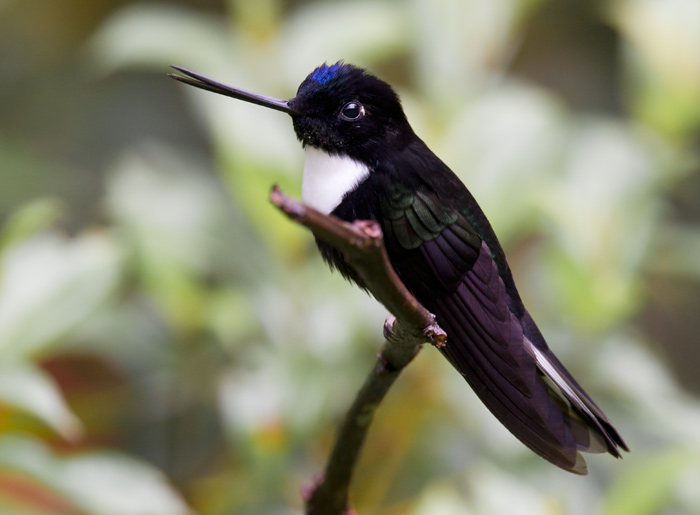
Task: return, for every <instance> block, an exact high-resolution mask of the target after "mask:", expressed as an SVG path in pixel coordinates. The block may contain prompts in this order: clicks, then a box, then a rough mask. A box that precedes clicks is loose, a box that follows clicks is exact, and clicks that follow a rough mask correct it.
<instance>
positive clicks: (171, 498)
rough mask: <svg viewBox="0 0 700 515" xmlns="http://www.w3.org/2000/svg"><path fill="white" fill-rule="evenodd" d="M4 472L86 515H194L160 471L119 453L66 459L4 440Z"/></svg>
mask: <svg viewBox="0 0 700 515" xmlns="http://www.w3.org/2000/svg"><path fill="white" fill-rule="evenodd" d="M0 468H2V469H6V470H8V469H9V470H12V471H15V472H18V473H22V474H26V475H27V476H29V477H31V478H32V479H33V480H35V481H37V482H38V483H40V484H41V485H44V486H45V487H48V488H50V489H51V490H53V491H55V492H57V493H59V494H60V495H62V496H63V497H64V498H65V499H67V500H70V501H71V502H72V503H74V504H75V505H77V506H79V507H80V508H81V510H82V511H84V512H86V513H94V514H99V515H144V514H148V515H160V514H162V515H180V514H183V515H184V514H186V513H189V510H188V509H187V507H186V505H185V504H184V502H183V501H182V500H181V499H180V497H179V496H178V495H177V494H176V493H175V491H174V490H173V489H172V487H170V486H169V485H168V483H167V481H166V479H165V477H164V476H163V475H162V474H161V473H160V472H158V471H157V470H155V469H153V468H152V467H150V466H148V465H146V464H144V463H141V462H138V461H136V460H133V459H130V458H126V457H124V456H121V455H118V454H116V453H104V452H91V453H88V454H84V455H81V456H77V457H67V458H61V457H57V456H54V455H53V454H52V452H51V450H50V449H49V448H48V447H47V446H45V445H44V444H42V443H40V442H39V441H37V440H34V439H30V438H25V437H20V436H14V435H4V436H0Z"/></svg>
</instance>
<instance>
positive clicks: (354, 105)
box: [340, 102, 365, 122]
mask: <svg viewBox="0 0 700 515" xmlns="http://www.w3.org/2000/svg"><path fill="white" fill-rule="evenodd" d="M364 115H365V108H364V106H363V105H362V104H360V103H359V102H348V103H347V104H345V105H344V106H343V109H341V111H340V117H341V118H343V119H344V120H347V121H350V122H352V121H355V120H358V119H359V118H362V117H363V116H364Z"/></svg>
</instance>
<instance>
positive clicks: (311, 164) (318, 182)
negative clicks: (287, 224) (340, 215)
mask: <svg viewBox="0 0 700 515" xmlns="http://www.w3.org/2000/svg"><path fill="white" fill-rule="evenodd" d="M368 175H369V168H367V166H365V165H364V164H362V163H359V162H357V161H355V160H354V159H351V158H349V157H348V156H337V155H336V156H332V155H330V154H327V153H326V152H324V151H323V150H319V149H317V148H314V147H306V161H305V162H304V178H303V179H302V182H301V199H302V200H303V201H304V202H305V203H306V204H308V205H310V206H311V207H313V208H315V209H318V210H319V211H321V212H322V213H325V214H329V213H330V212H331V211H333V210H334V209H335V208H336V207H338V205H339V204H340V203H341V202H342V200H343V197H344V196H345V194H346V193H348V192H349V191H352V190H353V189H355V187H356V186H357V185H358V184H360V183H361V182H362V181H363V180H364V179H365V178H366V177H367V176H368Z"/></svg>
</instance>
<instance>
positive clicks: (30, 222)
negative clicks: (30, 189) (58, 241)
mask: <svg viewBox="0 0 700 515" xmlns="http://www.w3.org/2000/svg"><path fill="white" fill-rule="evenodd" d="M64 207H65V206H64V205H63V203H62V202H61V201H60V200H58V199H55V198H39V199H36V200H33V201H32V202H29V203H28V204H26V205H24V206H22V207H21V208H20V209H18V210H17V211H15V212H14V213H13V214H12V216H10V219H9V220H8V221H7V222H6V223H5V225H4V226H3V228H2V231H0V250H2V249H3V248H5V247H8V246H10V245H12V244H13V243H16V242H18V241H21V240H23V239H26V238H27V237H29V236H32V235H34V234H35V233H37V232H39V231H40V230H42V229H47V228H50V227H51V226H52V225H53V224H54V223H56V222H57V221H58V220H59V219H60V218H61V216H62V215H63V212H64Z"/></svg>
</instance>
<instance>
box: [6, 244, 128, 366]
mask: <svg viewBox="0 0 700 515" xmlns="http://www.w3.org/2000/svg"><path fill="white" fill-rule="evenodd" d="M120 258H121V254H120V252H119V250H118V248H117V247H116V245H115V243H114V242H113V241H112V240H111V239H110V238H108V237H107V236H106V235H104V234H97V233H93V234H87V235H85V236H81V237H79V238H74V239H67V238H64V237H62V236H60V235H58V234H56V233H49V234H42V235H40V236H37V237H34V238H32V239H30V240H27V241H25V242H22V243H21V244H18V245H15V246H13V247H12V248H11V249H10V250H9V251H7V252H5V253H4V255H2V257H1V260H0V278H1V280H2V282H1V283H0V356H3V357H4V358H8V357H16V358H23V357H26V356H30V355H34V354H36V353H38V352H40V351H43V350H45V349H46V348H47V347H48V346H49V345H50V344H52V343H54V342H56V341H58V339H59V338H60V337H62V336H63V335H64V334H65V333H66V332H67V331H69V330H70V329H72V328H73V327H74V326H75V325H76V324H78V323H79V322H81V321H82V320H84V318H85V317H86V316H88V315H89V314H91V313H92V312H93V311H94V310H95V309H96V308H97V307H98V306H99V305H100V304H101V303H102V302H103V301H104V300H105V299H106V297H107V296H108V295H109V294H110V293H111V292H112V291H113V289H114V288H115V286H116V284H117V279H118V275H119V263H120Z"/></svg>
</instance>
